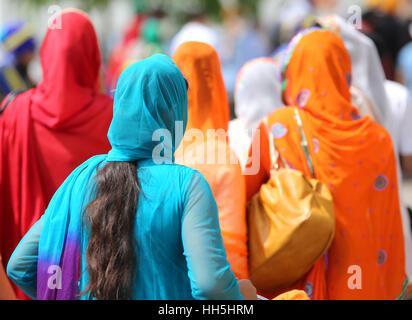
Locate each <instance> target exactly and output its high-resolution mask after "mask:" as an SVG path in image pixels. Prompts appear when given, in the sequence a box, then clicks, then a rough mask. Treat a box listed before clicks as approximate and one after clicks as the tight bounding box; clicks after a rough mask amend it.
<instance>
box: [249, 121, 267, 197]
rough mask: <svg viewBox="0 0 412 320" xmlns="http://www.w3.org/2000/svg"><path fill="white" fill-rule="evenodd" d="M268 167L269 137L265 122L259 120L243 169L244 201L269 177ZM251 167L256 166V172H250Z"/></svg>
mask: <svg viewBox="0 0 412 320" xmlns="http://www.w3.org/2000/svg"><path fill="white" fill-rule="evenodd" d="M256 162H257V163H256ZM270 167H271V163H270V150H269V137H268V134H267V132H266V128H265V124H264V123H263V122H261V123H260V125H259V127H258V131H257V132H256V133H255V135H254V136H253V139H252V144H251V146H250V151H249V159H248V163H247V164H246V168H245V170H244V175H245V181H246V202H249V201H250V200H252V198H253V196H254V195H255V194H256V193H257V192H258V191H259V189H260V187H261V185H262V184H263V183H265V182H266V181H267V180H268V179H269V177H270ZM251 168H257V172H256V173H254V172H251V171H250V169H251ZM252 173H253V174H252Z"/></svg>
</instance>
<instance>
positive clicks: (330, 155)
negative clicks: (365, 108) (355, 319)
mask: <svg viewBox="0 0 412 320" xmlns="http://www.w3.org/2000/svg"><path fill="white" fill-rule="evenodd" d="M282 73H283V79H284V83H283V89H284V91H283V96H284V100H285V102H286V103H287V105H288V107H286V108H283V109H280V110H278V111H275V112H274V113H272V114H271V115H269V116H268V125H269V129H270V130H271V131H272V133H273V136H274V141H275V145H276V147H277V149H278V151H279V153H280V154H281V156H282V157H283V158H284V159H285V160H286V161H287V162H288V163H289V164H290V166H291V167H292V168H295V169H297V170H300V171H302V172H303V173H305V174H306V175H308V176H309V175H310V170H309V166H308V164H307V161H306V158H305V153H304V149H303V147H302V145H301V133H300V129H299V126H298V124H297V121H296V119H295V115H294V109H295V108H298V109H299V114H300V115H301V118H302V122H303V130H304V133H305V136H306V139H307V140H308V150H309V154H310V157H311V159H312V163H313V167H314V173H315V178H317V179H319V180H321V181H322V182H324V183H326V184H328V186H329V188H330V190H331V192H332V195H333V198H334V203H335V218H336V229H335V237H334V241H333V243H332V245H331V247H330V248H329V250H328V252H327V254H326V255H325V256H324V257H323V258H321V259H320V260H318V261H317V262H316V263H315V264H314V266H313V267H312V269H311V271H310V272H309V273H308V274H307V275H306V276H305V277H304V278H303V279H301V280H300V281H299V283H297V284H296V285H294V286H293V288H287V289H286V290H285V291H288V290H291V289H304V290H305V291H306V293H307V294H308V296H309V297H310V298H311V299H396V298H398V297H399V296H400V295H401V293H402V292H403V290H404V288H405V284H406V282H405V281H406V274H405V258H404V244H403V233H402V222H401V215H400V205H399V198H398V192H397V188H398V186H397V176H396V160H395V155H394V151H393V146H392V141H391V139H390V136H389V134H388V133H387V131H386V130H385V129H383V127H381V126H380V125H379V124H378V123H376V122H374V121H373V120H371V118H370V117H369V116H365V117H362V118H361V117H360V116H359V114H358V112H357V110H356V109H355V108H354V107H353V106H352V105H351V103H350V99H351V98H350V92H349V89H350V79H351V61H350V57H349V55H348V53H347V51H346V49H345V47H344V44H343V42H342V41H341V40H340V38H339V37H338V36H336V35H334V34H333V33H331V32H329V31H326V30H322V29H317V28H315V29H310V30H305V31H304V32H302V33H300V34H298V35H297V36H296V37H295V38H294V39H293V40H292V42H291V43H290V45H289V48H288V52H287V53H286V55H285V62H284V66H283V68H282ZM292 107H294V108H292ZM259 129H260V138H259V139H260V155H261V157H260V165H261V166H260V171H259V173H258V174H257V175H254V176H247V198H248V199H250V198H251V197H252V196H253V194H255V193H256V192H257V191H258V190H259V188H260V185H261V184H262V183H265V182H266V181H267V179H268V178H269V170H270V159H269V147H268V142H269V141H268V136H267V134H266V133H265V129H264V127H263V124H261V125H260V127H259ZM257 139H258V136H255V138H254V141H253V144H252V148H253V146H254V145H255V144H256V143H257V142H258V141H257ZM264 294H266V295H267V296H271V297H273V296H276V295H277V294H279V293H264Z"/></svg>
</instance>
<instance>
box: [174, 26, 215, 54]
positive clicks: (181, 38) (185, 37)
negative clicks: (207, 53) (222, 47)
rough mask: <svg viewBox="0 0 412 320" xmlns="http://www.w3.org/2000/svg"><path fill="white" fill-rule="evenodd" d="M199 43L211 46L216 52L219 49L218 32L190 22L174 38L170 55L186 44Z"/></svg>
mask: <svg viewBox="0 0 412 320" xmlns="http://www.w3.org/2000/svg"><path fill="white" fill-rule="evenodd" d="M189 41H198V42H204V43H207V44H209V45H211V46H212V47H213V48H214V49H215V50H217V48H218V35H217V32H216V31H215V30H214V29H213V28H211V27H209V26H207V25H206V24H204V23H200V22H194V21H192V22H188V23H186V24H185V25H184V26H183V27H182V29H180V31H179V32H178V33H177V34H176V35H175V36H174V37H173V39H172V42H171V44H170V55H173V54H174V53H175V51H176V50H177V48H178V47H179V46H180V45H181V44H182V43H184V42H189Z"/></svg>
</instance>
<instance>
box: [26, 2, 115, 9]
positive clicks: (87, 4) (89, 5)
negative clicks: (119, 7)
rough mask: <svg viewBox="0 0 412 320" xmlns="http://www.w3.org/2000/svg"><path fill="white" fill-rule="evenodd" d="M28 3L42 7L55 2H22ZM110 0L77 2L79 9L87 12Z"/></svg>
mask: <svg viewBox="0 0 412 320" xmlns="http://www.w3.org/2000/svg"><path fill="white" fill-rule="evenodd" d="M23 1H26V2H29V3H31V4H33V5H44V4H49V3H50V4H56V0H23ZM108 2H110V0H82V1H79V8H80V9H83V10H85V11H87V10H89V9H90V8H92V7H94V6H102V5H107V3H108Z"/></svg>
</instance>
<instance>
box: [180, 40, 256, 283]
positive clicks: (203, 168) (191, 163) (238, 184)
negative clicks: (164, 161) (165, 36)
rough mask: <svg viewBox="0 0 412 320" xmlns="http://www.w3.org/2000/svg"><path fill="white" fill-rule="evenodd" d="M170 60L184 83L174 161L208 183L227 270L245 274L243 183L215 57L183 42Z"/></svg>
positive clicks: (200, 45) (241, 276) (202, 46)
mask: <svg viewBox="0 0 412 320" xmlns="http://www.w3.org/2000/svg"><path fill="white" fill-rule="evenodd" d="M173 60H174V62H175V63H176V65H177V66H178V67H179V69H180V70H181V71H182V73H183V76H184V77H185V78H186V80H187V81H188V84H189V89H188V124H187V128H186V132H185V136H184V137H183V140H182V142H181V144H180V146H179V148H178V149H177V150H176V152H175V162H176V163H179V164H182V165H186V166H188V167H191V168H193V169H195V170H198V171H199V172H200V173H201V174H202V175H203V176H204V177H205V179H206V180H207V182H208V183H209V185H210V188H211V190H212V192H213V195H214V197H215V200H216V203H217V207H218V213H219V224H220V229H221V232H222V237H223V243H224V246H225V249H226V253H227V258H228V261H229V263H230V265H231V269H232V271H233V272H234V274H235V276H236V277H237V278H238V279H248V278H249V273H248V250H247V227H246V197H245V189H246V186H245V180H244V176H243V175H242V170H241V167H240V164H239V160H238V158H237V157H236V155H235V154H234V152H233V151H232V150H231V149H230V147H229V143H228V139H227V130H228V125H229V119H230V115H229V102H228V97H227V93H226V90H225V85H224V83H223V78H222V74H221V67H220V61H219V58H218V56H217V53H216V51H215V50H214V49H213V48H212V47H211V46H210V45H208V44H205V43H201V42H186V43H184V44H182V45H181V46H180V47H179V48H178V49H177V51H176V53H175V54H174V56H173ZM211 130H218V131H217V132H216V134H213V131H212V132H210V131H211ZM208 131H209V132H208ZM219 131H220V132H219ZM193 138H195V140H194V141H193Z"/></svg>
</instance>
